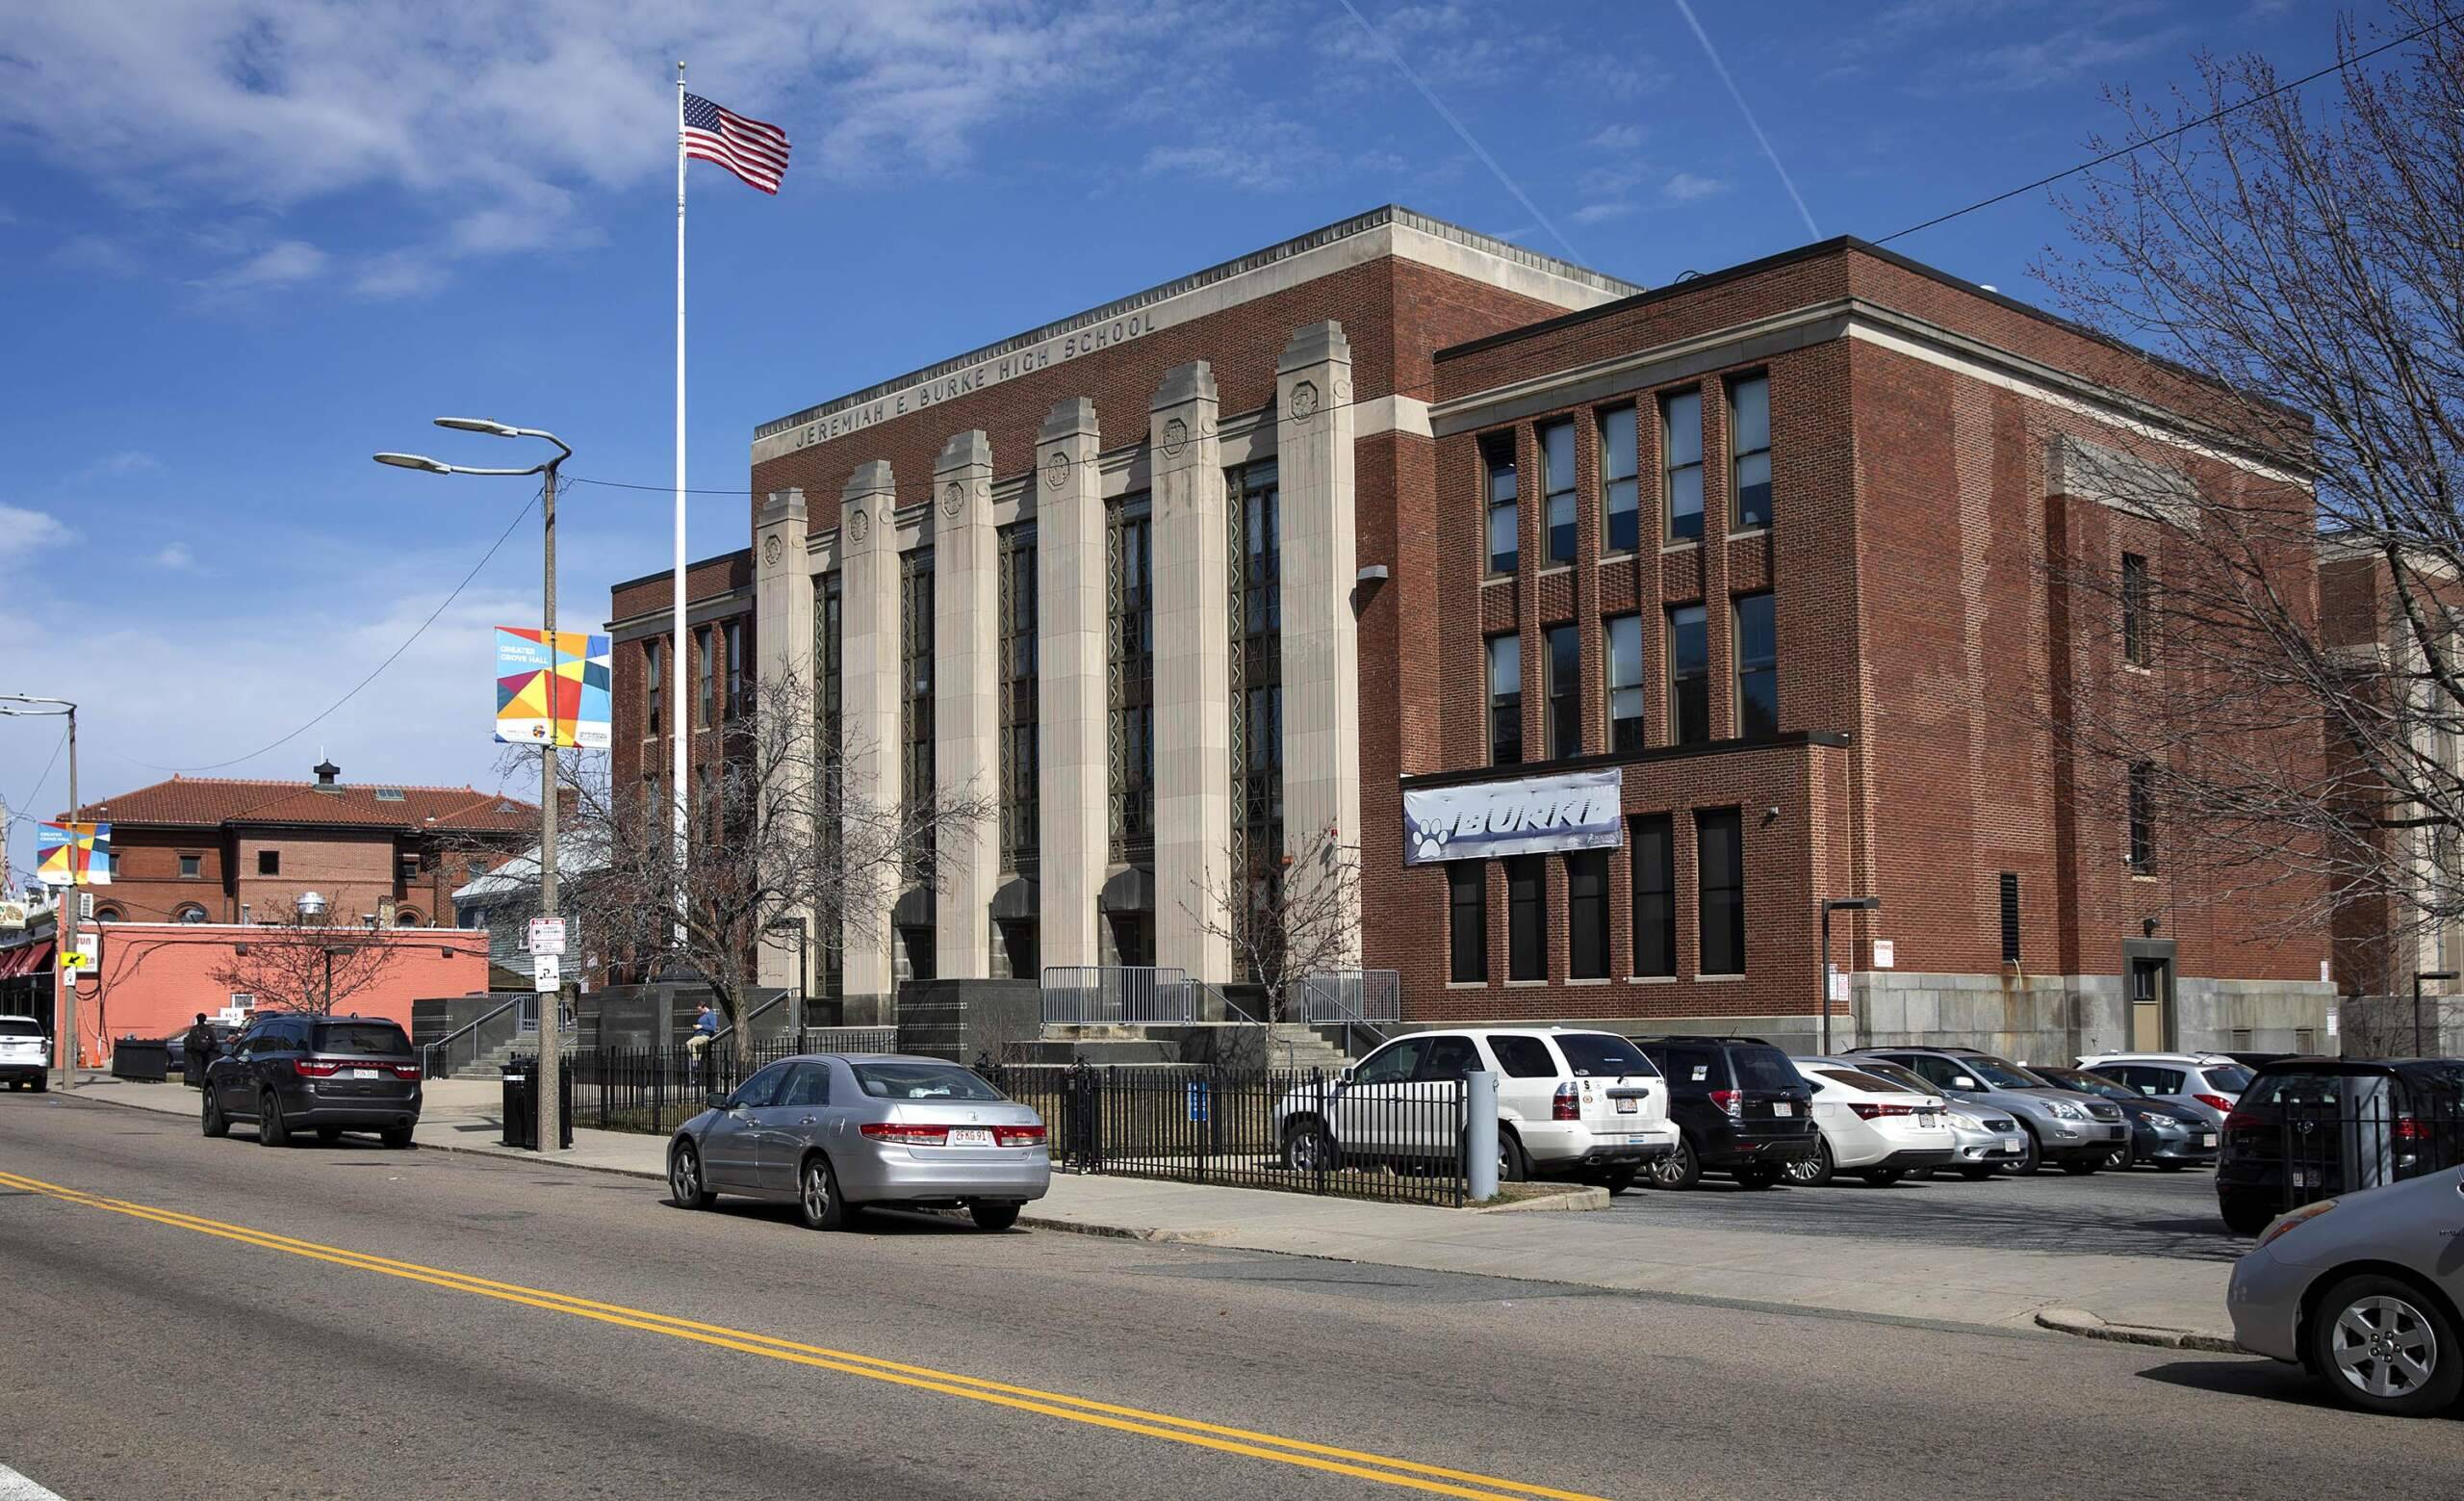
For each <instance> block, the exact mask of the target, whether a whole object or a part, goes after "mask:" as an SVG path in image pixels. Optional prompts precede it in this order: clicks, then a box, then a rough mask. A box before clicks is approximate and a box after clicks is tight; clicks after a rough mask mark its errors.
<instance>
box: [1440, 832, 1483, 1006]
mask: <svg viewBox="0 0 2464 1501" xmlns="http://www.w3.org/2000/svg"><path fill="white" fill-rule="evenodd" d="M1446 933H1447V953H1448V962H1447V971H1446V972H1447V977H1448V978H1449V979H1450V980H1452V981H1453V982H1454V983H1455V984H1457V985H1477V984H1480V983H1482V982H1483V981H1485V980H1487V979H1488V977H1489V867H1488V866H1487V865H1485V864H1484V863H1482V862H1480V861H1477V860H1458V861H1456V862H1454V863H1453V864H1452V865H1450V866H1448V867H1446Z"/></svg>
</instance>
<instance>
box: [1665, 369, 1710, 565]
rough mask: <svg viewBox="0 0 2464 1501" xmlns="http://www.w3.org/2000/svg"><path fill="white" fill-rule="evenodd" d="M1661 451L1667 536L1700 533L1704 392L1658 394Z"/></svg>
mask: <svg viewBox="0 0 2464 1501" xmlns="http://www.w3.org/2000/svg"><path fill="white" fill-rule="evenodd" d="M1659 427H1660V453H1662V454H1663V455H1665V460H1664V461H1665V464H1666V466H1667V467H1666V479H1667V490H1668V539H1669V540H1670V541H1672V542H1684V541H1689V540H1699V539H1700V538H1701V537H1702V535H1703V393H1702V392H1700V391H1678V392H1674V393H1672V394H1670V395H1668V396H1664V397H1662V398H1660V402H1659Z"/></svg>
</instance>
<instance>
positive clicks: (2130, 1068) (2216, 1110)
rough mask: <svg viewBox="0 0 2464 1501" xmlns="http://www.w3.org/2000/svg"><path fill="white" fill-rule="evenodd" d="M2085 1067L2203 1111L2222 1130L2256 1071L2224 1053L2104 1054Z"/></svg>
mask: <svg viewBox="0 0 2464 1501" xmlns="http://www.w3.org/2000/svg"><path fill="white" fill-rule="evenodd" d="M2079 1067H2081V1068H2083V1069H2088V1070H2092V1071H2093V1072H2094V1073H2097V1074H2103V1075H2104V1076H2105V1077H2107V1078H2109V1079H2115V1080H2118V1081H2119V1082H2121V1083H2124V1084H2127V1085H2129V1086H2130V1087H2131V1088H2133V1089H2135V1090H2137V1091H2139V1092H2140V1093H2141V1094H2143V1095H2144V1096H2146V1097H2147V1098H2148V1099H2150V1100H2163V1101H2165V1103H2167V1104H2169V1105H2178V1106H2180V1107H2181V1108H2183V1109H2186V1110H2202V1111H2205V1112H2206V1113H2207V1116H2208V1118H2209V1119H2210V1120H2211V1121H2213V1122H2214V1123H2215V1124H2216V1125H2217V1126H2219V1127H2221V1126H2223V1125H2224V1118H2225V1117H2226V1116H2228V1115H2231V1114H2232V1113H2233V1103H2234V1101H2235V1100H2240V1099H2241V1098H2242V1091H2244V1090H2246V1089H2247V1088H2249V1087H2250V1071H2249V1069H2248V1068H2246V1067H2245V1066H2244V1065H2242V1064H2239V1063H2236V1062H2234V1061H2233V1060H2232V1059H2230V1058H2228V1057H2226V1056H2224V1055H2223V1054H2222V1053H2220V1052H2209V1053H2196V1052H2101V1053H2092V1054H2091V1055H2089V1056H2088V1057H2085V1058H2082V1059H2080V1060H2079Z"/></svg>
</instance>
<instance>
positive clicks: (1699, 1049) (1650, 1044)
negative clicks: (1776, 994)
mask: <svg viewBox="0 0 2464 1501" xmlns="http://www.w3.org/2000/svg"><path fill="white" fill-rule="evenodd" d="M1634 1046H1635V1047H1637V1048H1641V1049H1642V1050H1643V1056H1644V1057H1646V1058H1649V1059H1650V1060H1651V1061H1652V1062H1653V1063H1654V1064H1655V1065H1657V1066H1658V1068H1659V1071H1660V1073H1662V1074H1666V1075H1667V1076H1668V1118H1669V1119H1670V1120H1671V1121H1673V1122H1675V1123H1676V1124H1677V1127H1678V1139H1677V1151H1676V1152H1673V1153H1671V1154H1670V1155H1668V1156H1665V1157H1662V1158H1660V1159H1659V1160H1658V1161H1657V1162H1655V1163H1654V1164H1652V1167H1651V1181H1652V1184H1653V1186H1654V1187H1657V1188H1691V1187H1693V1186H1694V1185H1695V1183H1696V1182H1698V1181H1699V1180H1700V1179H1701V1178H1702V1176H1703V1174H1704V1172H1705V1171H1706V1170H1708V1171H1711V1172H1714V1173H1726V1174H1728V1175H1729V1176H1730V1177H1731V1178H1735V1179H1736V1181H1737V1186H1738V1187H1740V1188H1768V1187H1770V1186H1771V1185H1772V1184H1774V1183H1776V1182H1778V1181H1779V1180H1780V1172H1781V1170H1782V1169H1783V1168H1785V1167H1786V1166H1787V1165H1788V1164H1789V1163H1791V1162H1794V1161H1795V1160H1797V1159H1798V1158H1799V1157H1802V1156H1806V1155H1808V1154H1809V1153H1810V1152H1812V1151H1813V1150H1814V1125H1813V1086H1812V1085H1810V1084H1808V1083H1807V1082H1806V1079H1805V1075H1804V1074H1799V1073H1798V1072H1797V1066H1796V1065H1795V1064H1793V1063H1790V1062H1789V1061H1788V1055H1787V1054H1786V1053H1784V1052H1782V1051H1781V1050H1780V1049H1779V1048H1774V1047H1772V1046H1771V1045H1770V1044H1769V1043H1766V1042H1764V1041H1763V1040H1762V1039H1761V1038H1758V1037H1637V1038H1635V1039H1634Z"/></svg>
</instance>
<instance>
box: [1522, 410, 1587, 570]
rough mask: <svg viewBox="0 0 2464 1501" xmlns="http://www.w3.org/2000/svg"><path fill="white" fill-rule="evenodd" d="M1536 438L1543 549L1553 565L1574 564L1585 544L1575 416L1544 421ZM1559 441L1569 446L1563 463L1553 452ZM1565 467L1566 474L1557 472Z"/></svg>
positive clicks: (1536, 432) (1534, 437) (1566, 446)
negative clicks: (1538, 458)
mask: <svg viewBox="0 0 2464 1501" xmlns="http://www.w3.org/2000/svg"><path fill="white" fill-rule="evenodd" d="M1533 439H1534V447H1535V448H1536V449H1537V451H1538V453H1539V455H1540V531H1541V552H1542V555H1543V556H1544V557H1545V558H1546V559H1547V561H1548V562H1549V563H1551V564H1557V563H1571V562H1573V561H1574V560H1575V556H1576V554H1577V553H1578V551H1579V550H1580V548H1581V545H1582V543H1581V533H1582V522H1581V519H1580V513H1581V509H1582V503H1581V501H1580V500H1579V499H1578V494H1577V491H1578V485H1577V483H1576V479H1575V476H1576V473H1577V463H1576V459H1575V422H1574V419H1573V418H1571V417H1567V418H1562V419H1560V420H1558V421H1556V422H1550V423H1543V424H1541V425H1540V427H1538V428H1537V429H1536V430H1535V431H1534V433H1533ZM1558 441H1562V442H1563V444H1564V446H1565V456H1564V458H1563V460H1562V462H1561V461H1560V460H1559V459H1558V458H1556V457H1555V456H1553V455H1552V454H1551V453H1550V451H1549V450H1550V445H1551V444H1552V443H1554V442H1558ZM1561 467H1562V468H1563V469H1564V470H1565V473H1564V474H1559V473H1558V472H1557V471H1558V469H1559V468H1561ZM1561 514H1562V516H1563V519H1562V520H1560V519H1559V517H1560V515H1561Z"/></svg>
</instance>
